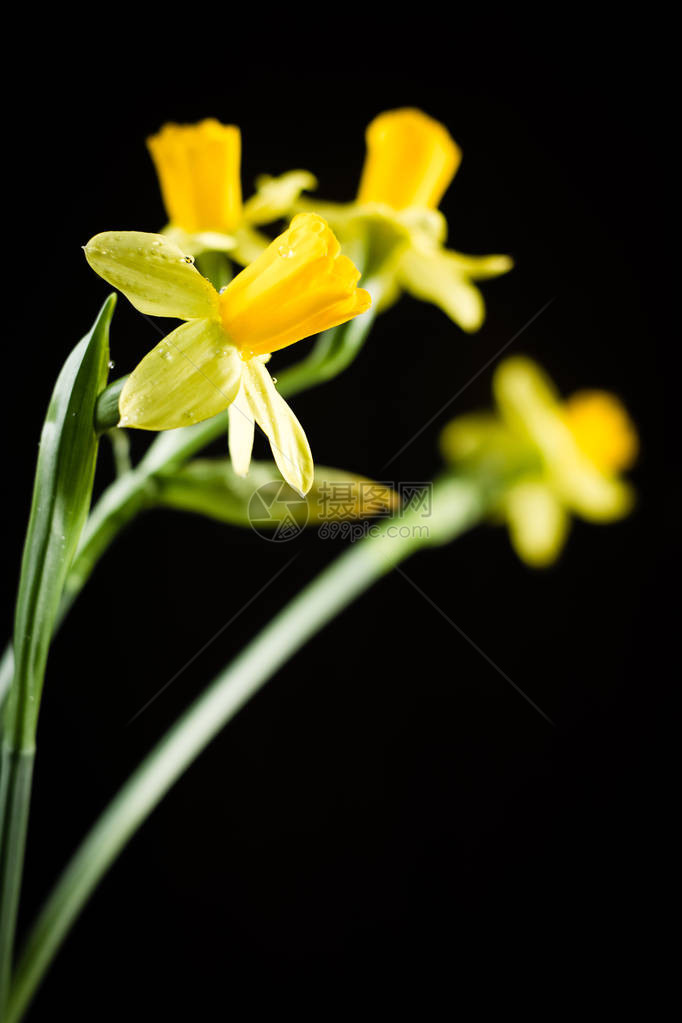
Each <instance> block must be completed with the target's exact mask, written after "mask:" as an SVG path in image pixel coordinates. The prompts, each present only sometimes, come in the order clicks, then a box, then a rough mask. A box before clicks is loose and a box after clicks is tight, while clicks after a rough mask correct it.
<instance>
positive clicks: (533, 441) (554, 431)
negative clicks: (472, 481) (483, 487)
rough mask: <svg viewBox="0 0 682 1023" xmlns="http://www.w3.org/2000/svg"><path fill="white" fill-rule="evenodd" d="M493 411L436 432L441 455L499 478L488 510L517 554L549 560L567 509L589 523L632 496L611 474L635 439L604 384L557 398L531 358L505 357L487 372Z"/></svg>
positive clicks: (621, 509) (626, 461) (632, 451)
mask: <svg viewBox="0 0 682 1023" xmlns="http://www.w3.org/2000/svg"><path fill="white" fill-rule="evenodd" d="M493 391H494V394H495V398H496V402H497V407H498V413H497V414H489V415H485V414H483V415H469V416H462V417H460V418H459V419H455V420H453V422H451V423H450V424H449V425H448V426H447V427H446V428H445V430H444V431H443V435H442V447H443V451H444V453H445V455H446V457H447V458H448V459H449V460H450V461H451V462H454V463H455V464H457V465H459V466H461V467H465V468H469V469H471V470H472V471H476V472H479V473H485V474H486V475H487V476H488V478H489V479H497V480H498V481H500V480H502V481H503V485H502V487H501V496H500V499H499V503H498V508H497V511H498V512H499V513H500V514H501V515H502V516H503V518H504V519H506V521H507V523H508V525H509V530H510V535H511V540H512V544H513V546H514V549H515V550H516V552H517V554H518V555H519V557H521V558H522V559H523V560H524V561H525V562H527V563H528V564H530V565H534V566H541V565H547V564H551V562H553V561H554V560H555V559H556V558H557V557H558V555H559V553H560V551H561V548H562V547H563V545H564V542H565V539H566V535H567V532H568V527H569V516H570V513H571V512H573V513H574V514H576V515H579V516H581V517H582V518H584V519H587V520H588V521H592V522H611V521H613V520H615V519H619V518H622V517H623V516H624V515H627V513H628V512H629V511H630V509H631V508H632V505H633V500H634V496H633V492H632V489H631V487H630V486H629V485H628V484H627V483H625V482H624V481H623V480H622V479H620V478H619V475H618V473H619V472H621V471H622V470H624V469H626V468H628V467H629V466H630V465H632V463H633V462H634V460H635V457H636V454H637V447H638V440H637V433H636V430H635V427H634V425H633V424H632V422H631V420H630V418H629V416H628V414H627V412H626V411H625V409H624V408H623V406H622V404H621V403H620V401H619V400H618V399H617V398H616V397H615V396H614V395H612V394H609V393H607V392H605V391H583V392H578V393H577V394H575V395H573V396H572V397H570V398H568V399H567V400H566V401H561V399H560V398H559V396H558V394H557V392H556V390H555V388H554V386H553V384H552V383H551V381H550V380H549V378H548V377H547V376H546V374H545V373H544V372H543V371H542V370H541V369H540V367H539V366H537V365H536V364H535V363H534V362H532V361H531V360H530V359H527V358H524V357H515V358H511V359H506V360H505V361H504V362H502V363H501V364H500V366H499V368H498V369H497V371H496V373H495V376H494V380H493Z"/></svg>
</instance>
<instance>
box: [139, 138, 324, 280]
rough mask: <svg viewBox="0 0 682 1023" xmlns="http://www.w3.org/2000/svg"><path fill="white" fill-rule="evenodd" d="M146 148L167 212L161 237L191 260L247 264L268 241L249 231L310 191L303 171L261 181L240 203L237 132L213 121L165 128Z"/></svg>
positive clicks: (276, 216) (311, 183)
mask: <svg viewBox="0 0 682 1023" xmlns="http://www.w3.org/2000/svg"><path fill="white" fill-rule="evenodd" d="M147 147H148V149H149V152H150V154H151V157H152V159H153V161H154V166H155V167H156V173H157V175H158V178H159V184H160V186H161V194H162V196H163V201H164V205H165V207H166V211H167V213H168V219H169V224H168V226H167V227H166V228H165V229H164V232H163V233H164V234H166V235H168V237H170V238H171V239H172V240H173V241H174V242H175V243H176V244H177V245H178V246H179V247H180V248H181V249H182V250H183V252H186V253H188V254H190V255H194V256H198V255H200V254H201V253H202V252H205V251H207V250H212V251H219V252H220V251H222V252H229V253H230V255H231V256H233V257H234V258H235V259H236V260H237V261H238V262H240V263H243V264H248V263H250V262H251V261H252V260H253V259H255V258H256V257H257V256H258V255H260V253H261V252H262V251H263V249H264V248H265V247H266V246H267V245H268V242H269V239H268V238H265V237H264V236H263V235H261V234H260V233H259V232H257V231H256V230H254V228H255V227H257V226H258V225H260V224H267V223H271V222H272V221H273V220H278V219H279V218H281V217H282V216H283V215H284V213H285V212H286V211H287V210H289V209H290V208H291V205H292V203H293V202H294V201H295V199H296V198H297V197H298V195H299V194H300V192H301V191H302V189H304V188H314V187H315V178H314V177H313V175H312V174H309V173H308V172H307V171H301V170H296V171H289V172H288V173H286V174H283V175H281V176H280V177H278V178H271V177H261V178H259V179H258V180H257V182H256V194H255V195H253V196H251V198H250V199H248V200H247V201H246V202H245V203H243V202H242V189H241V181H240V163H241V134H240V131H239V128H238V127H236V125H233V124H221V123H220V121H216V120H215V119H214V118H208V119H207V120H205V121H200V122H199V123H198V124H166V125H164V126H163V128H162V129H161V131H160V132H158V133H157V134H156V135H152V136H151V138H149V139H147Z"/></svg>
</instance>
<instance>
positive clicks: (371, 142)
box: [358, 108, 462, 210]
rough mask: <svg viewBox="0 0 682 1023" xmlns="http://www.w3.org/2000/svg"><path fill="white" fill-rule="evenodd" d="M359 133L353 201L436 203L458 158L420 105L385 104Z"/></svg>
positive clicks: (441, 127)
mask: <svg viewBox="0 0 682 1023" xmlns="http://www.w3.org/2000/svg"><path fill="white" fill-rule="evenodd" d="M365 138H366V142H367V156H366V158H365V165H364V168H363V171H362V177H361V179H360V187H359V189H358V202H359V203H385V204H386V205H387V206H390V207H391V208H392V209H394V210H404V209H407V208H408V207H410V206H420V207H424V208H427V209H436V208H437V207H438V204H439V203H440V201H441V199H442V198H443V195H444V193H445V191H446V189H447V188H448V185H449V184H450V182H451V181H452V179H453V178H454V176H455V174H456V172H457V168H458V167H459V165H460V162H461V160H462V151H461V150H460V148H459V146H458V145H457V143H456V142H455V140H454V139H453V138H452V136H451V135H450V133H449V132H448V130H447V128H445V126H444V125H442V124H440V122H438V121H435V120H434V119H433V118H432V117H429V116H428V115H427V114H424V113H422V111H421V110H416V109H413V108H406V109H403V110H388V111H386V112H385V113H383V114H379V116H378V117H375V118H374V120H373V121H372V122H371V124H370V125H369V126H368V128H367V132H366V135H365Z"/></svg>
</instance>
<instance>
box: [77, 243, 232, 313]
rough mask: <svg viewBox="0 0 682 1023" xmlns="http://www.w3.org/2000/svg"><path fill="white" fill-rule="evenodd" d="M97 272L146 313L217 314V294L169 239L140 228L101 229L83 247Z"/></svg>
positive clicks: (188, 258)
mask: <svg viewBox="0 0 682 1023" xmlns="http://www.w3.org/2000/svg"><path fill="white" fill-rule="evenodd" d="M85 258H86V259H87V261H88V263H89V264H90V266H91V267H92V269H93V270H94V271H95V273H98V274H99V275H100V277H103V278H104V280H105V281H106V282H107V283H108V284H111V285H112V286H113V287H114V288H118V289H119V291H122V292H123V294H124V295H125V296H126V298H128V299H129V300H130V301H131V302H132V304H133V305H134V306H135V308H136V309H139V310H140V312H141V313H146V314H147V315H148V316H174V317H177V319H180V320H193V319H201V318H206V317H209V318H217V317H218V294H217V292H216V290H215V288H213V286H212V285H211V284H210V283H209V282H208V281H207V280H206V278H205V277H202V276H201V274H200V273H199V271H198V270H197V269H196V268H195V267H194V265H193V261H192V259H191V258H190V257H188V256H187V255H186V254H185V253H183V252H182V251H181V250H180V249H179V248H178V247H177V245H175V244H174V243H173V242H172V241H171V240H170V239H169V238H166V237H164V235H161V234H147V233H146V232H143V231H105V232H103V233H102V234H96V235H95V237H94V238H91V239H90V241H89V242H88V244H87V245H86V246H85Z"/></svg>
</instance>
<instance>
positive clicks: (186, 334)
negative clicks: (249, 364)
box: [119, 320, 244, 430]
mask: <svg viewBox="0 0 682 1023" xmlns="http://www.w3.org/2000/svg"><path fill="white" fill-rule="evenodd" d="M243 369H244V363H243V362H242V360H241V358H240V356H239V353H238V352H237V350H236V348H235V347H234V345H232V344H231V343H230V341H229V339H228V338H227V337H226V336H225V333H224V331H223V330H222V329H221V327H220V325H219V324H218V323H216V322H215V321H214V320H192V321H191V322H190V323H183V324H182V326H181V327H178V328H177V330H174V331H172V333H170V334H168V336H167V337H165V338H164V340H163V341H160V342H159V344H158V345H157V346H156V348H153V349H152V351H151V352H149V354H148V355H146V356H145V357H144V359H143V360H142V362H141V363H140V364H139V365H138V366H137V367H136V369H135V370H134V371H133V372H132V373H131V374H130V376H129V377H128V380H127V381H126V384H125V387H124V388H123V391H122V392H121V397H120V400H119V411H120V413H121V421H120V424H119V425H120V426H134V427H138V428H139V429H142V430H173V429H175V428H176V427H178V426H188V425H189V424H190V423H198V422H200V421H201V420H202V419H209V418H210V417H211V416H214V415H216V414H217V413H218V412H222V411H223V409H226V408H227V406H228V405H229V404H230V403H231V402H232V401H233V400H234V398H235V396H236V394H237V392H238V390H239V383H240V380H241V375H242V371H243Z"/></svg>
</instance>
